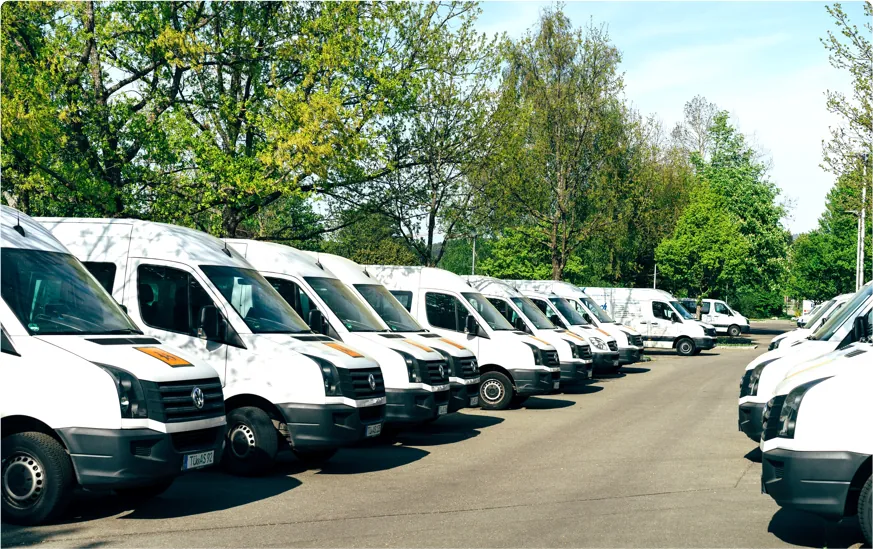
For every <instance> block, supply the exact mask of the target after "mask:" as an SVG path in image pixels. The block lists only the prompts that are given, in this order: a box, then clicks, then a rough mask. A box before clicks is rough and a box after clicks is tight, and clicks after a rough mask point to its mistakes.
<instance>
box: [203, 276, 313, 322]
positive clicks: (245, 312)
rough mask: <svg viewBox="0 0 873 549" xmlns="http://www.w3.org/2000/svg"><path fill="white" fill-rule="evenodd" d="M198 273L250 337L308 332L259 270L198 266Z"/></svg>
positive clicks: (300, 319) (298, 316)
mask: <svg viewBox="0 0 873 549" xmlns="http://www.w3.org/2000/svg"><path fill="white" fill-rule="evenodd" d="M200 270H202V271H203V272H204V273H205V274H206V276H207V277H208V278H209V280H210V281H212V283H213V284H215V287H216V288H218V291H219V292H221V295H223V296H224V299H226V300H227V302H228V303H230V305H231V307H233V309H234V310H235V311H236V312H237V313H238V314H239V316H240V317H242V319H243V322H245V323H246V326H248V327H249V330H251V331H252V333H253V334H297V333H300V332H309V331H310V330H309V326H307V325H306V323H305V322H303V319H302V318H300V315H298V314H297V313H296V312H295V311H294V309H292V308H291V306H290V305H288V303H287V302H286V301H285V300H284V299H282V296H281V295H279V292H277V291H276V290H275V289H274V288H273V287H272V286H271V285H270V283H269V282H267V281H266V280H264V277H262V276H261V275H260V273H258V271H255V270H254V269H242V268H240V267H227V266H223V265H201V266H200Z"/></svg>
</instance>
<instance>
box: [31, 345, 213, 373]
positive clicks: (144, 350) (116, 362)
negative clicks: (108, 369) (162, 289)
mask: <svg viewBox="0 0 873 549" xmlns="http://www.w3.org/2000/svg"><path fill="white" fill-rule="evenodd" d="M34 337H35V338H36V339H38V340H40V341H44V342H46V343H49V344H51V345H54V346H55V347H58V348H59V349H62V350H65V351H68V352H70V353H72V354H74V355H76V356H78V357H80V358H83V359H85V360H87V361H89V362H93V363H97V364H105V365H107V366H113V367H115V368H119V369H121V370H125V371H128V372H130V373H131V374H133V375H134V376H136V377H137V378H138V379H142V380H146V381H155V382H164V381H182V380H188V379H204V378H213V377H218V374H217V373H216V372H215V370H214V369H212V367H210V366H208V365H206V364H205V363H203V362H200V361H197V360H195V359H193V358H191V357H189V356H186V355H185V354H184V352H182V351H179V350H178V349H176V348H174V347H170V346H168V345H163V344H161V343H160V341H158V340H156V339H154V338H152V337H148V336H137V335H131V336H82V335H44V336H34Z"/></svg>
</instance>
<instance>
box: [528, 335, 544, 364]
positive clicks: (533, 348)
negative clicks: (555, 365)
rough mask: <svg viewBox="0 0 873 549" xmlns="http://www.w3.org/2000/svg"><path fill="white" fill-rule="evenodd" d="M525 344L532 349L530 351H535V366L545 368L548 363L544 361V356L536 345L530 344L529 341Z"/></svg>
mask: <svg viewBox="0 0 873 549" xmlns="http://www.w3.org/2000/svg"><path fill="white" fill-rule="evenodd" d="M524 344H525V345H527V346H528V347H530V350H531V351H533V356H534V365H536V366H544V365H545V364H546V361H545V360H543V354H542V352H541V351H540V349H539V347H537V346H536V345H533V344H531V343H528V342H527V341H525V342H524Z"/></svg>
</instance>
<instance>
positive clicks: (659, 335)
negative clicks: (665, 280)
mask: <svg viewBox="0 0 873 549" xmlns="http://www.w3.org/2000/svg"><path fill="white" fill-rule="evenodd" d="M582 290H583V291H584V292H585V293H586V294H588V295H589V296H591V299H593V300H594V302H595V303H597V304H598V305H599V306H600V307H602V308H603V309H605V310H606V312H608V313H609V314H610V316H612V318H614V319H616V320H617V321H618V322H621V323H622V324H626V325H628V326H630V327H632V328H634V329H635V330H638V331H640V332H641V333H642V334H643V342H644V344H645V346H646V347H652V348H656V349H676V352H677V353H679V354H680V355H682V356H688V355H694V354H698V353H699V352H700V351H705V350H708V349H712V348H714V347H715V343H716V332H715V328H714V327H713V326H710V325H708V324H706V323H701V322H698V321H697V320H696V319H695V318H694V315H692V314H691V313H689V312H688V311H686V310H685V308H684V307H683V306H682V305H681V304H680V303H679V301H678V300H677V299H676V298H675V297H673V296H672V295H670V294H668V293H667V292H665V291H663V290H655V289H653V288H591V287H586V288H582Z"/></svg>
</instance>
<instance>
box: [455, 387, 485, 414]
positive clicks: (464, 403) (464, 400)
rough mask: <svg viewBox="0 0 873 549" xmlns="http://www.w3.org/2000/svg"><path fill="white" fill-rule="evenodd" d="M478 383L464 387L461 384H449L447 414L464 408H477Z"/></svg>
mask: <svg viewBox="0 0 873 549" xmlns="http://www.w3.org/2000/svg"><path fill="white" fill-rule="evenodd" d="M479 385H480V384H479V383H472V384H470V385H464V384H463V383H450V384H449V391H451V393H452V396H451V398H449V413H452V412H457V411H458V410H462V409H464V408H478V407H479Z"/></svg>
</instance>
